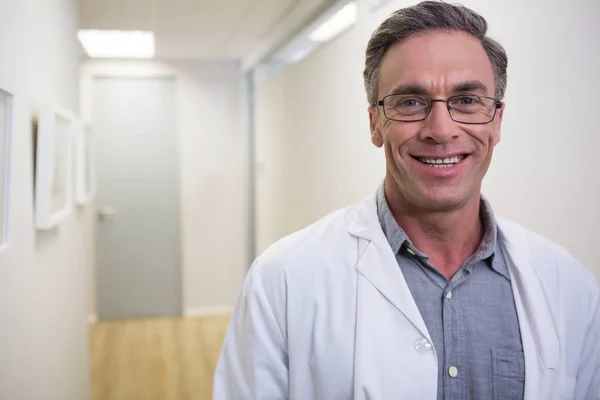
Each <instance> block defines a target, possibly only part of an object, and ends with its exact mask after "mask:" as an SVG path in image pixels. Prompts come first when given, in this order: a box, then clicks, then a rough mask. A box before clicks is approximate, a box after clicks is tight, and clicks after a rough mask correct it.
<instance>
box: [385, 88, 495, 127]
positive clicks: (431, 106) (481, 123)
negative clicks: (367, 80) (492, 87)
mask: <svg viewBox="0 0 600 400" xmlns="http://www.w3.org/2000/svg"><path fill="white" fill-rule="evenodd" d="M399 95H400V94H388V95H387V96H383V97H382V98H381V100H377V102H376V103H375V104H373V107H378V106H381V107H382V108H383V115H384V116H385V117H386V118H387V119H389V120H390V121H397V122H421V121H425V120H426V119H427V117H428V116H429V113H431V110H432V109H433V103H436V102H437V103H446V109H447V110H448V115H450V119H451V120H452V121H454V122H456V123H458V124H466V125H485V124H489V123H490V122H492V121H493V120H494V118H496V113H497V112H498V110H499V109H500V108H502V107H503V106H504V103H503V102H501V101H500V100H498V99H495V98H493V97H486V96H478V95H472V96H477V97H479V98H481V99H489V100H494V102H495V104H494V114H493V115H492V118H491V119H490V120H489V121H487V122H462V121H457V120H455V119H454V118H453V117H452V113H451V112H450V111H452V107H451V106H450V104H449V101H450V100H452V99H455V98H457V97H464V96H466V95H464V94H459V95H456V96H450V97H448V98H447V99H446V100H444V99H434V98H431V97H429V96H423V95H419V96H420V97H429V98H430V99H431V104H430V105H429V107H428V109H427V113H426V114H425V116H424V117H423V118H421V119H411V120H402V119H396V118H390V117H388V116H387V114H386V113H385V107H384V106H383V104H384V101H385V99H386V98H388V97H391V96H399Z"/></svg>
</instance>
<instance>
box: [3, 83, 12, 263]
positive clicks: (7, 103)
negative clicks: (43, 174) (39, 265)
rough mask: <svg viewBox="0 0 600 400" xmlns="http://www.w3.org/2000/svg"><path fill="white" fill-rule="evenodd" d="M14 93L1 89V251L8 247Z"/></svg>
mask: <svg viewBox="0 0 600 400" xmlns="http://www.w3.org/2000/svg"><path fill="white" fill-rule="evenodd" d="M12 111H13V95H12V94H11V93H9V92H7V91H5V90H3V89H0V252H3V251H4V250H5V249H6V248H7V247H8V242H9V234H10V194H11V185H10V177H11V173H10V171H11V165H12V134H13V133H12V129H13V127H12Z"/></svg>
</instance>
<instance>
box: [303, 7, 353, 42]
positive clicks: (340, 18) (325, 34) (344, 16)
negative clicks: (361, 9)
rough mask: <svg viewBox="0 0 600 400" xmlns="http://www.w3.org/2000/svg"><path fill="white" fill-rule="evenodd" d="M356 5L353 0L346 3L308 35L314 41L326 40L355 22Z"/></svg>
mask: <svg viewBox="0 0 600 400" xmlns="http://www.w3.org/2000/svg"><path fill="white" fill-rule="evenodd" d="M357 14H358V7H357V6H356V3H355V2H352V3H348V4H346V5H345V6H344V7H343V8H342V9H340V10H339V11H338V12H336V13H335V14H333V15H332V16H331V18H329V19H328V20H327V21H325V22H323V23H322V24H321V25H320V26H319V27H318V28H317V29H315V30H314V31H313V32H312V33H311V34H310V35H309V38H310V40H312V41H314V42H328V41H330V40H331V39H333V38H334V37H336V36H337V35H339V34H340V33H342V32H343V31H345V30H346V29H348V28H349V27H351V26H352V25H354V24H355V23H356V19H357Z"/></svg>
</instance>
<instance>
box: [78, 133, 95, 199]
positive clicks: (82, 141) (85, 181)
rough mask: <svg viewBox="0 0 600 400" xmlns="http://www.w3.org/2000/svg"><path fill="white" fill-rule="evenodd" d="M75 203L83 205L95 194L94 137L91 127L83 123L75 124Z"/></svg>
mask: <svg viewBox="0 0 600 400" xmlns="http://www.w3.org/2000/svg"><path fill="white" fill-rule="evenodd" d="M74 141H75V203H76V204H77V205H85V204H87V203H89V202H91V201H92V200H93V198H94V195H95V193H96V170H95V166H94V136H93V134H92V126H91V124H90V123H87V122H84V121H77V122H76V123H75V136H74Z"/></svg>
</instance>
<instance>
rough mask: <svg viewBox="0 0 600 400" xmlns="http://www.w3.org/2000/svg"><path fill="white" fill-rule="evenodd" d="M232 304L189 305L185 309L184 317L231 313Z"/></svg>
mask: <svg viewBox="0 0 600 400" xmlns="http://www.w3.org/2000/svg"><path fill="white" fill-rule="evenodd" d="M233 309H234V306H206V307H189V308H187V309H186V310H185V312H184V315H185V316H186V317H210V316H212V315H222V314H231V313H232V312H233Z"/></svg>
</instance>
